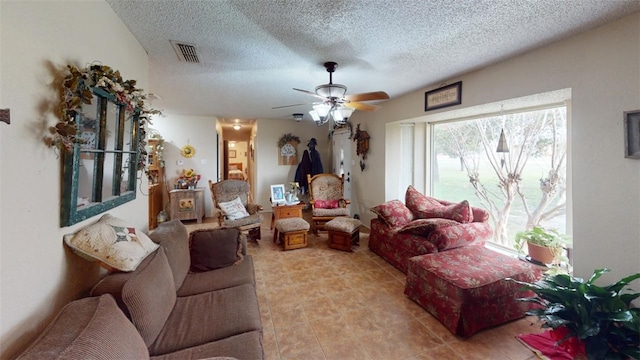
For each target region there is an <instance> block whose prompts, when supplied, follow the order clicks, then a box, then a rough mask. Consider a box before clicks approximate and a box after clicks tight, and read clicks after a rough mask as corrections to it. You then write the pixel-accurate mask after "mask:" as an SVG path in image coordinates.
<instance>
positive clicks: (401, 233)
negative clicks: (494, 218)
mask: <svg viewBox="0 0 640 360" xmlns="http://www.w3.org/2000/svg"><path fill="white" fill-rule="evenodd" d="M371 211H372V212H374V213H375V214H377V215H378V217H377V218H374V219H372V220H371V234H370V235H369V248H370V249H371V250H372V251H373V252H375V253H376V254H378V255H380V257H382V258H383V259H385V260H386V261H387V262H389V263H390V264H391V265H393V266H395V267H396V268H398V269H399V270H400V271H402V272H403V273H406V272H407V262H408V259H409V258H411V257H414V256H418V255H423V254H429V253H435V252H439V251H445V250H449V249H455V248H458V247H461V246H466V245H469V244H484V242H485V241H486V240H487V239H488V238H490V237H491V236H492V234H493V232H492V230H491V227H490V226H489V223H488V220H489V213H488V212H487V211H486V210H484V209H480V208H476V207H472V206H470V205H469V202H468V201H467V200H464V201H462V202H460V203H452V202H449V201H444V200H438V199H435V198H432V197H428V196H425V195H423V194H421V193H420V192H419V191H417V190H416V189H415V188H414V187H413V186H409V187H408V188H407V192H406V194H405V203H404V204H403V203H402V202H401V201H399V200H391V201H388V202H385V203H383V204H380V205H378V206H375V207H373V208H371Z"/></svg>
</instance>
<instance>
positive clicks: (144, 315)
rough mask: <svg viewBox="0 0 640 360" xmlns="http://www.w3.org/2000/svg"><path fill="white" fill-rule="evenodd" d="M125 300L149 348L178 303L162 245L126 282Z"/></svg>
mask: <svg viewBox="0 0 640 360" xmlns="http://www.w3.org/2000/svg"><path fill="white" fill-rule="evenodd" d="M122 301H123V302H124V304H125V305H126V306H127V309H128V310H129V314H130V315H131V322H132V323H133V325H135V327H136V329H138V332H139V333H140V335H141V336H142V339H143V340H144V342H145V344H146V345H147V347H148V346H149V345H151V344H152V343H153V342H154V341H155V340H156V338H157V337H158V334H160V331H161V330H162V328H163V327H164V324H165V322H166V321H167V319H168V318H169V315H170V314H171V311H172V310H173V307H174V305H175V303H176V288H175V285H174V282H173V275H172V274H171V268H170V267H169V262H168V261H167V257H166V256H165V254H164V249H163V248H160V249H158V251H157V252H156V254H155V256H154V258H153V259H152V260H151V261H150V262H149V264H148V265H147V266H146V267H145V268H144V269H142V270H140V271H139V272H136V274H135V276H133V277H132V278H130V279H129V280H128V281H127V282H126V283H125V284H124V287H123V288H122Z"/></svg>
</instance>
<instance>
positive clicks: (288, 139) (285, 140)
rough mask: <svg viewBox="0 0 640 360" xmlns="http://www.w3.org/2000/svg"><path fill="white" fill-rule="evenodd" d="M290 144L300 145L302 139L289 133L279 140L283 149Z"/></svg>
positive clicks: (279, 145) (279, 144)
mask: <svg viewBox="0 0 640 360" xmlns="http://www.w3.org/2000/svg"><path fill="white" fill-rule="evenodd" d="M290 142H296V143H298V144H300V138H299V137H297V136H295V135H293V134H291V133H288V134H284V135H282V137H281V138H280V140H278V147H283V146H285V145H286V144H288V143H290Z"/></svg>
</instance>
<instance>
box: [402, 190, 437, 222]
mask: <svg viewBox="0 0 640 360" xmlns="http://www.w3.org/2000/svg"><path fill="white" fill-rule="evenodd" d="M404 202H405V204H406V206H407V207H408V208H409V210H411V212H412V213H413V214H414V215H415V216H416V217H417V218H421V219H426V218H430V217H433V216H428V215H427V214H426V213H428V212H430V211H431V210H433V209H437V208H440V207H442V206H443V205H442V204H441V203H440V202H439V201H438V200H436V199H435V198H432V197H429V196H425V195H424V194H422V193H421V192H419V191H418V190H416V188H414V187H413V186H411V185H409V187H408V188H407V192H406V193H405V195H404Z"/></svg>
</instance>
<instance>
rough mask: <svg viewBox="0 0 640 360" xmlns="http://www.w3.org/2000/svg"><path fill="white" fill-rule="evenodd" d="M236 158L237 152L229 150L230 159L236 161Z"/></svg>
mask: <svg viewBox="0 0 640 360" xmlns="http://www.w3.org/2000/svg"><path fill="white" fill-rule="evenodd" d="M235 157H236V151H235V150H229V158H231V159H235Z"/></svg>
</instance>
